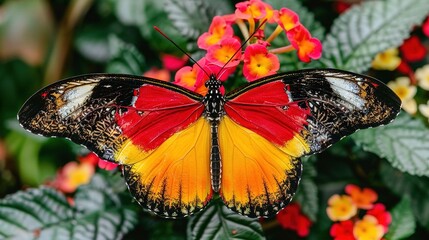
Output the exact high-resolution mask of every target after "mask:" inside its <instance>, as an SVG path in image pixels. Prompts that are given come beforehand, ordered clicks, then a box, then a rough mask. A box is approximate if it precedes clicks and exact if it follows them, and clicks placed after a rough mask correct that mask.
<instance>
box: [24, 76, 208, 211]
mask: <svg viewBox="0 0 429 240" xmlns="http://www.w3.org/2000/svg"><path fill="white" fill-rule="evenodd" d="M201 99H202V96H201V95H199V94H196V93H193V92H191V91H188V90H186V89H184V88H181V87H179V86H176V85H173V84H170V83H167V82H163V81H158V80H154V79H149V78H144V77H138V76H129V75H113V74H98V75H85V76H79V77H74V78H70V79H66V80H63V81H60V82H57V83H54V84H52V85H50V86H48V87H46V88H44V89H42V90H40V91H39V92H38V93H36V94H35V95H33V96H32V97H31V98H30V99H29V100H28V101H27V102H26V103H25V104H24V106H23V107H22V109H21V110H20V112H19V114H18V118H19V122H20V123H21V125H22V126H23V127H24V128H26V129H28V130H29V131H31V132H33V133H37V134H40V135H44V136H57V137H65V138H69V139H71V140H72V141H73V142H76V143H78V144H82V145H84V146H86V147H87V148H88V149H90V150H91V151H94V152H95V153H97V154H98V155H99V156H100V157H101V158H103V159H106V160H109V161H113V162H116V163H118V164H122V165H124V168H123V169H124V175H125V177H126V181H127V183H128V185H129V188H130V190H131V192H132V193H133V195H134V197H135V198H136V199H137V200H138V202H139V203H141V204H142V205H143V207H145V208H148V209H150V210H152V211H154V212H155V213H157V214H160V215H163V216H166V217H180V216H184V215H188V214H191V213H192V212H194V211H197V210H199V209H201V208H203V207H204V206H205V204H206V203H207V200H208V199H209V198H210V196H211V185H210V176H208V174H207V173H208V172H209V160H208V159H209V158H208V156H209V149H208V148H209V142H210V141H209V136H208V133H209V132H210V128H209V127H208V125H207V124H206V123H204V122H202V121H201V119H202V118H201V115H202V112H203V110H204V105H203V104H202V103H201ZM198 119H200V120H198ZM202 120H203V119H202ZM192 141H193V144H190V142H192ZM173 142H174V144H172V143H173ZM197 149H198V151H197ZM203 156H204V157H203Z"/></svg>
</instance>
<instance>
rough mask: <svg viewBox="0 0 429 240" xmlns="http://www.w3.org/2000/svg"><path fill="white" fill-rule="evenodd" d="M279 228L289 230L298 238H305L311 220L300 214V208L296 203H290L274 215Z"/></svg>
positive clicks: (308, 231)
mask: <svg viewBox="0 0 429 240" xmlns="http://www.w3.org/2000/svg"><path fill="white" fill-rule="evenodd" d="M276 219H277V221H278V222H279V224H280V226H281V227H282V228H284V229H290V230H293V231H295V232H296V233H297V235H298V236H300V237H306V236H308V234H309V233H310V227H311V225H312V223H311V220H310V219H309V218H308V217H307V216H306V215H305V214H303V213H302V212H301V207H300V205H299V204H297V203H290V204H289V205H288V206H287V207H286V208H284V209H282V210H281V211H280V212H279V213H277V215H276Z"/></svg>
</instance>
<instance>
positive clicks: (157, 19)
mask: <svg viewBox="0 0 429 240" xmlns="http://www.w3.org/2000/svg"><path fill="white" fill-rule="evenodd" d="M115 12H116V16H117V17H118V19H119V20H120V21H121V22H122V23H123V24H125V25H131V26H136V27H137V28H138V29H139V30H140V34H141V36H142V37H143V38H144V39H146V40H148V41H147V44H149V47H150V48H151V49H153V50H154V51H155V52H163V53H166V52H167V53H174V52H179V50H177V49H176V48H175V47H174V46H173V45H172V44H171V43H170V42H169V41H168V40H167V39H165V37H164V36H162V35H161V34H159V33H158V32H157V31H155V30H154V29H153V26H157V27H159V28H160V29H161V30H162V31H163V32H164V33H165V34H166V35H167V36H169V37H170V38H171V39H173V40H174V42H175V43H177V44H178V45H179V46H180V47H182V48H185V45H186V41H187V39H185V38H184V37H183V36H182V35H181V34H180V32H179V29H177V28H176V27H175V26H174V25H173V24H172V22H171V21H170V19H169V18H168V16H167V12H166V0H121V1H117V2H116V11H115Z"/></svg>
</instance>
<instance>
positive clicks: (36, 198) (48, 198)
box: [0, 175, 137, 239]
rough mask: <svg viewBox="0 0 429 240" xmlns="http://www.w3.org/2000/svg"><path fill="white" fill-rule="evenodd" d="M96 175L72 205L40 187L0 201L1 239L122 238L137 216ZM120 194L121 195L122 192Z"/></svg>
mask: <svg viewBox="0 0 429 240" xmlns="http://www.w3.org/2000/svg"><path fill="white" fill-rule="evenodd" d="M100 182H109V180H108V179H107V178H106V177H101V175H95V177H94V180H93V181H92V182H91V183H90V184H89V185H88V186H86V187H82V188H80V189H78V191H77V194H76V199H75V204H74V205H73V206H71V205H70V204H69V202H68V201H67V198H66V197H65V196H64V195H63V194H62V193H60V192H57V191H56V190H54V189H51V188H47V187H41V188H37V189H29V190H27V191H21V192H17V193H15V194H12V195H9V196H7V197H6V198H4V199H2V200H0V236H1V237H3V238H9V239H35V238H37V239H60V238H61V239H121V238H122V237H123V236H124V235H125V234H126V233H127V232H129V231H130V230H131V229H132V228H133V227H134V226H135V224H136V221H137V215H136V213H135V211H132V210H131V209H130V208H129V207H128V206H124V205H123V204H122V202H121V201H119V200H118V199H119V198H118V192H116V191H114V189H112V188H111V187H110V185H109V184H105V185H104V186H103V188H101V186H100ZM122 194H123V192H122Z"/></svg>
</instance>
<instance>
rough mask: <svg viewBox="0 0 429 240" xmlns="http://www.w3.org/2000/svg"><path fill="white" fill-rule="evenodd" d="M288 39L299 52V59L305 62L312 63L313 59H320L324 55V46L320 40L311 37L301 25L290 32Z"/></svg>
mask: <svg viewBox="0 0 429 240" xmlns="http://www.w3.org/2000/svg"><path fill="white" fill-rule="evenodd" d="M287 38H288V39H289V41H290V43H291V44H292V46H293V47H294V48H295V49H296V50H298V58H299V59H300V60H301V61H303V62H310V61H311V59H318V58H320V56H321V55H322V44H321V43H320V41H319V39H317V38H313V37H311V35H310V32H309V31H308V30H307V29H306V28H305V27H304V26H302V25H301V24H299V25H298V26H296V27H294V28H292V29H291V30H289V31H288V32H287Z"/></svg>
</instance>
